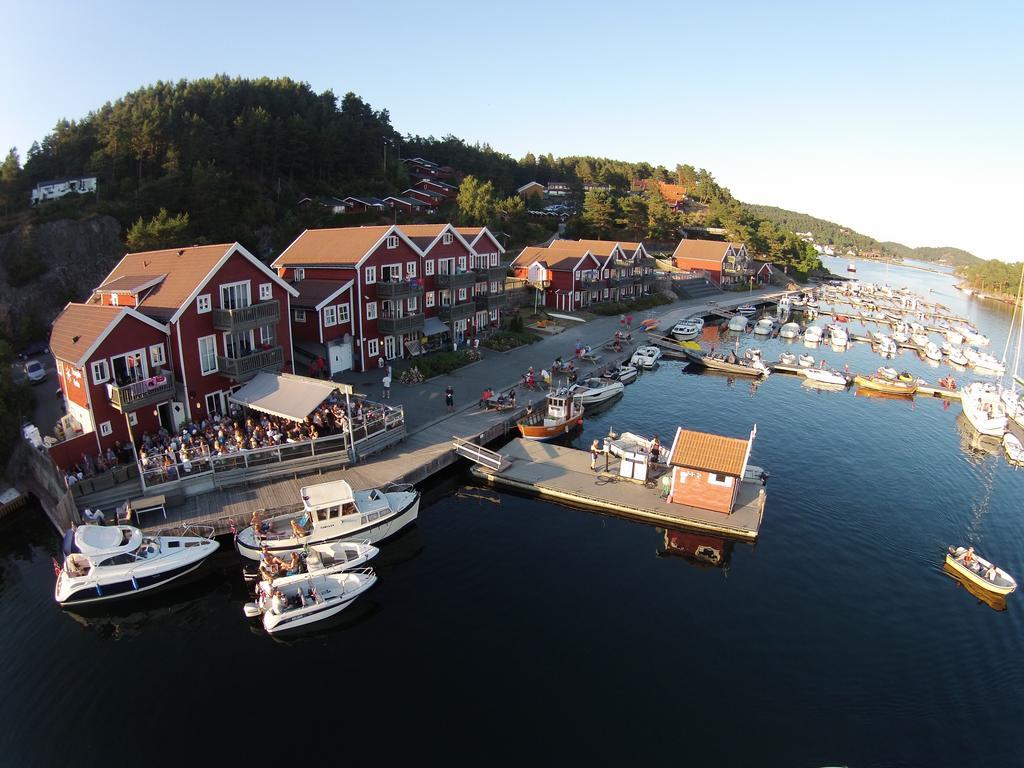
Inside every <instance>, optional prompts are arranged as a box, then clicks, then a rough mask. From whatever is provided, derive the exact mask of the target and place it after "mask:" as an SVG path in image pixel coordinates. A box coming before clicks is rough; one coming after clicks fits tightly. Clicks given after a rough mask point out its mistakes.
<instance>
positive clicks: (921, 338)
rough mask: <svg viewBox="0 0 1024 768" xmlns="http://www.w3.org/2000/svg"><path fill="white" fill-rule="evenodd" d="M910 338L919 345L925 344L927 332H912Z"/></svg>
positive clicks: (926, 342)
mask: <svg viewBox="0 0 1024 768" xmlns="http://www.w3.org/2000/svg"><path fill="white" fill-rule="evenodd" d="M910 340H911V341H912V342H914V343H915V344H917V346H919V347H923V346H926V345H927V344H928V343H929V340H928V334H927V333H914V334H911V336H910Z"/></svg>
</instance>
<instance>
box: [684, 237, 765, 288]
mask: <svg viewBox="0 0 1024 768" xmlns="http://www.w3.org/2000/svg"><path fill="white" fill-rule="evenodd" d="M672 263H673V265H674V266H675V267H676V269H684V270H703V271H704V272H706V273H707V275H708V277H709V278H710V279H711V280H712V281H713V282H714V283H715V284H716V285H718V286H724V285H732V284H736V283H744V282H747V281H748V280H749V279H750V278H751V276H753V274H754V270H753V267H752V262H751V259H750V255H749V254H748V253H747V246H746V245H744V244H743V243H726V242H723V241H721V240H697V239H694V238H686V239H685V240H682V241H680V243H679V245H677V246H676V250H675V252H674V253H673V254H672Z"/></svg>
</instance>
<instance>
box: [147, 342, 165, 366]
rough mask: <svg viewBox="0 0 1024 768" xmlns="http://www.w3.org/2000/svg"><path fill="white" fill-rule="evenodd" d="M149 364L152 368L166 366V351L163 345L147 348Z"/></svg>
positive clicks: (153, 345)
mask: <svg viewBox="0 0 1024 768" xmlns="http://www.w3.org/2000/svg"><path fill="white" fill-rule="evenodd" d="M149 363H150V365H152V366H153V367H154V368H155V367H157V366H160V365H167V351H166V350H165V349H164V345H163V344H152V345H150V347H149Z"/></svg>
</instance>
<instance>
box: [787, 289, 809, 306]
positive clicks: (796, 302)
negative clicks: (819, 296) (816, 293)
mask: <svg viewBox="0 0 1024 768" xmlns="http://www.w3.org/2000/svg"><path fill="white" fill-rule="evenodd" d="M789 302H790V304H792V305H793V308H794V309H803V308H804V307H805V306H807V297H806V296H805V295H804V294H802V293H799V294H797V295H796V296H794V297H793V298H791V299H790V300H789Z"/></svg>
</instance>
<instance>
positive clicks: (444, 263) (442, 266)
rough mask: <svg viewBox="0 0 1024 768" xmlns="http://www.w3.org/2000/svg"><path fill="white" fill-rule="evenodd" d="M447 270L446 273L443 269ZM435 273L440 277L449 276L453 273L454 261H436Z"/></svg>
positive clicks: (449, 259)
mask: <svg viewBox="0 0 1024 768" xmlns="http://www.w3.org/2000/svg"><path fill="white" fill-rule="evenodd" d="M446 268H447V271H445V269H446ZM437 271H438V274H441V275H451V274H454V273H455V259H453V258H450V257H449V258H447V259H438V260H437Z"/></svg>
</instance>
